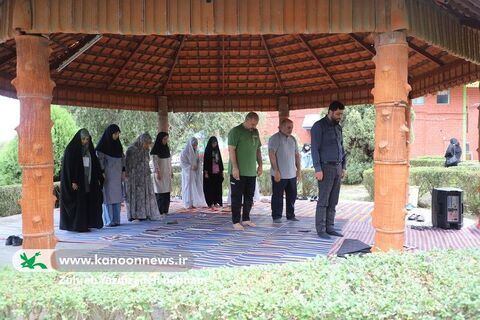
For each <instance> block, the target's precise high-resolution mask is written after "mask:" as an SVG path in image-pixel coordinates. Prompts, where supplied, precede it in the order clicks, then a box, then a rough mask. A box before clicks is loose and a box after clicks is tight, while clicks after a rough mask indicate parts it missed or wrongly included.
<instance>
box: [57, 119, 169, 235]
mask: <svg viewBox="0 0 480 320" xmlns="http://www.w3.org/2000/svg"><path fill="white" fill-rule="evenodd" d="M120 132H121V131H120V128H119V127H118V126H117V125H115V124H112V125H110V126H108V127H107V129H106V130H105V132H104V133H103V135H102V137H101V139H100V141H99V142H98V144H97V147H96V148H94V146H93V143H92V141H91V136H90V133H89V132H88V130H87V129H80V130H79V131H78V132H77V133H76V134H75V136H74V137H73V139H72V140H71V141H70V143H69V144H68V145H67V147H66V148H65V152H64V156H63V160H62V168H61V172H60V180H61V184H60V188H61V189H60V229H62V230H69V231H77V232H87V231H90V228H97V229H100V228H102V227H103V226H110V227H115V226H118V225H119V224H120V208H121V203H122V202H123V200H124V198H125V199H126V205H127V215H128V220H129V221H134V220H145V219H150V220H158V219H160V213H161V212H162V210H161V209H159V205H158V204H157V201H156V197H155V193H154V184H152V177H151V174H150V165H149V160H150V145H151V144H152V138H151V136H150V135H149V134H148V133H144V134H141V135H140V136H139V137H138V138H137V139H136V140H135V142H134V143H133V144H132V145H131V146H129V147H128V149H127V152H126V153H125V154H124V152H123V147H122V144H121V142H120V139H119V137H120ZM155 147H156V146H154V148H153V149H152V153H154V155H153V156H152V158H158V159H157V162H162V160H161V159H162V157H163V154H161V153H160V151H159V149H160V148H155ZM167 148H168V146H167ZM157 153H158V154H157ZM167 163H168V164H169V166H170V169H169V170H170V171H171V165H170V160H168V162H167ZM167 170H168V169H167ZM167 188H170V187H169V186H168V187H167ZM159 190H163V189H161V188H160V189H159ZM168 192H170V191H168ZM168 199H170V197H169V194H168ZM162 213H164V212H162Z"/></svg>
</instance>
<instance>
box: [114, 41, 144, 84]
mask: <svg viewBox="0 0 480 320" xmlns="http://www.w3.org/2000/svg"><path fill="white" fill-rule="evenodd" d="M145 39H147V36H144V37H143V38H142V40H140V41H139V42H138V43H137V44H136V45H135V48H133V50H132V51H131V52H130V54H129V55H128V57H127V58H126V59H125V62H124V63H123V66H122V67H121V68H120V69H119V70H118V71H117V72H116V73H115V74H114V75H113V77H112V80H111V81H110V83H109V84H108V87H107V90H108V89H110V88H111V87H112V85H113V84H114V83H115V81H116V80H117V78H118V76H119V75H120V73H122V71H123V70H125V68H126V67H127V65H128V64H129V63H130V61H131V60H132V58H133V56H134V55H135V54H136V53H137V51H138V49H139V48H140V47H141V46H142V45H143V44H144V43H145Z"/></svg>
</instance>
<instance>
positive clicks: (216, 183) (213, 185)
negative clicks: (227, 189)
mask: <svg viewBox="0 0 480 320" xmlns="http://www.w3.org/2000/svg"><path fill="white" fill-rule="evenodd" d="M222 182H223V174H221V173H220V174H211V175H209V176H208V178H205V177H204V178H203V193H204V194H205V201H206V202H207V205H208V206H209V207H211V206H212V205H214V204H219V205H221V206H222V205H223V200H222V192H223V190H222Z"/></svg>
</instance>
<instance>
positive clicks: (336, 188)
mask: <svg viewBox="0 0 480 320" xmlns="http://www.w3.org/2000/svg"><path fill="white" fill-rule="evenodd" d="M344 109H345V106H344V105H343V104H342V103H341V102H339V101H333V102H332V103H331V104H330V106H329V109H328V113H327V115H326V116H325V117H324V118H322V119H320V120H319V121H317V122H316V123H315V124H314V125H313V127H312V129H311V157H312V165H313V167H314V170H315V178H316V180H317V184H318V200H317V206H316V212H315V228H316V231H317V234H318V236H319V237H320V238H322V239H330V236H337V237H342V236H343V235H342V234H341V233H340V232H339V230H337V229H335V228H334V221H335V213H336V205H337V203H338V198H339V193H340V185H341V180H342V178H343V177H344V176H345V175H346V153H345V149H344V147H343V137H342V127H341V126H340V121H341V119H342V117H343V113H344ZM258 122H259V117H258V114H256V113H255V112H250V113H248V114H247V116H246V118H245V121H244V122H243V123H242V124H240V125H239V126H237V127H234V128H233V129H232V130H231V131H230V132H229V135H228V148H229V156H230V162H229V169H228V172H229V175H230V185H231V189H232V190H231V191H232V222H233V228H234V229H235V230H244V228H245V227H255V223H254V222H252V221H251V219H250V210H251V208H252V205H253V194H254V191H255V179H256V177H257V176H260V175H261V174H262V172H263V163H262V157H261V153H260V146H261V142H260V137H259V132H258V130H257V129H256V126H257V124H258ZM292 131H293V122H292V121H291V120H289V119H283V120H282V121H281V123H280V126H279V131H278V132H277V133H276V134H274V135H273V136H272V137H271V138H270V140H269V142H268V150H269V158H270V163H271V172H270V176H271V181H272V200H271V209H272V219H273V222H274V223H279V222H281V218H282V214H283V195H284V194H285V198H286V201H285V202H286V218H287V220H291V221H298V219H297V218H296V216H295V200H296V197H297V183H298V179H299V178H300V173H301V161H300V154H299V152H298V146H297V141H296V140H295V138H294V137H293V136H292ZM308 151H310V150H305V152H308Z"/></svg>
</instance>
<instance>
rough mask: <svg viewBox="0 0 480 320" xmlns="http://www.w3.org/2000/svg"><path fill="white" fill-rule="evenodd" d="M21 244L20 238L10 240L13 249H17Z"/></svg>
mask: <svg viewBox="0 0 480 320" xmlns="http://www.w3.org/2000/svg"><path fill="white" fill-rule="evenodd" d="M22 244H23V239H22V238H20V237H13V239H12V246H14V247H18V246H21V245H22Z"/></svg>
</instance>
